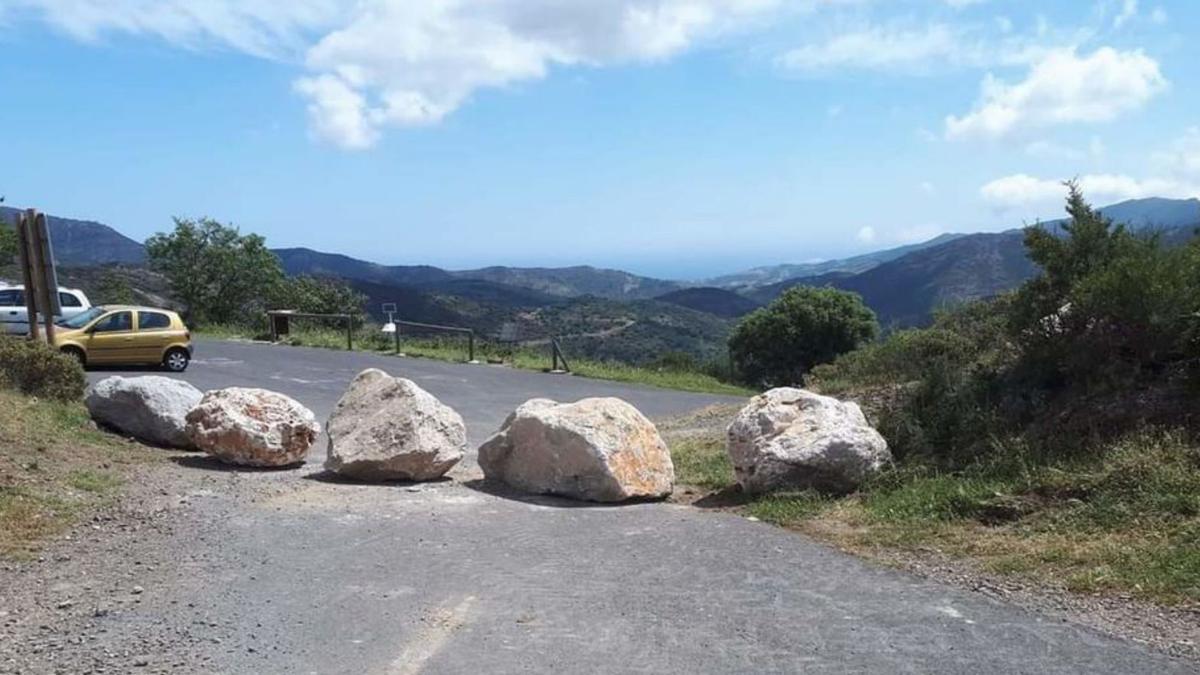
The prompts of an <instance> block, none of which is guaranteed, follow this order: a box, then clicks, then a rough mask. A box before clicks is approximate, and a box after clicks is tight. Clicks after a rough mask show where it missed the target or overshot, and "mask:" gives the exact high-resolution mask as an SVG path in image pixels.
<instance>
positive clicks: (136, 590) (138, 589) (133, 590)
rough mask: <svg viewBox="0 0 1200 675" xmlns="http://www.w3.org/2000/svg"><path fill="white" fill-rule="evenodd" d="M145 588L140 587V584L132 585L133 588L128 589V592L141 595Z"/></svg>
mask: <svg viewBox="0 0 1200 675" xmlns="http://www.w3.org/2000/svg"><path fill="white" fill-rule="evenodd" d="M145 590H146V589H144V588H142V587H141V586H134V587H133V588H131V589H129V592H130V593H132V594H134V595H141V594H142V592H143V591H145Z"/></svg>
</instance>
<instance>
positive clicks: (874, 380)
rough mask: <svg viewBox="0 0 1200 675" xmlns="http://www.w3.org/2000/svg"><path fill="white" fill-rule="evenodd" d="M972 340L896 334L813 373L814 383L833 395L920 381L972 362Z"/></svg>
mask: <svg viewBox="0 0 1200 675" xmlns="http://www.w3.org/2000/svg"><path fill="white" fill-rule="evenodd" d="M971 356H972V345H971V343H970V341H969V340H967V339H966V338H964V337H963V336H961V335H958V334H957V333H954V332H952V331H948V330H944V329H941V328H927V329H910V330H902V331H898V332H896V333H892V334H891V335H889V336H888V337H887V338H886V339H884V340H883V341H881V342H875V343H872V344H869V345H867V346H865V347H862V348H861V349H856V350H855V351H852V352H850V353H848V354H843V355H842V356H840V357H838V359H837V360H836V361H834V362H833V363H829V364H824V365H820V366H817V367H816V368H814V369H813V373H812V374H813V379H814V380H815V381H816V383H817V384H818V385H819V386H820V387H821V389H822V390H823V391H828V392H830V393H833V392H836V391H839V390H845V389H849V388H854V387H870V386H878V385H885V384H903V383H908V382H913V381H916V380H920V379H921V378H923V377H925V375H926V374H927V373H928V372H929V370H930V369H931V368H934V367H938V366H942V365H946V366H951V367H962V366H964V365H965V364H966V363H967V362H969V361H970V358H971Z"/></svg>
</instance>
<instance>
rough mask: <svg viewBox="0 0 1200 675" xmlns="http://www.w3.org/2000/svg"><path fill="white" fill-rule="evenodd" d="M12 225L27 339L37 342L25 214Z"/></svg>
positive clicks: (30, 249) (35, 305)
mask: <svg viewBox="0 0 1200 675" xmlns="http://www.w3.org/2000/svg"><path fill="white" fill-rule="evenodd" d="M14 225H15V226H16V232H17V255H18V256H19V258H20V264H21V281H22V283H24V284H25V322H26V324H28V326H29V339H30V340H37V339H38V338H39V335H38V325H37V300H36V299H35V295H36V290H35V286H34V284H33V255H32V252H33V249H32V248H31V247H30V243H31V242H30V241H29V239H30V237H29V229H30V228H29V226H28V216H27V214H25V213H18V214H17V222H16V223H14Z"/></svg>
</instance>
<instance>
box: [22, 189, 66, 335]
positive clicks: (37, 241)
mask: <svg viewBox="0 0 1200 675" xmlns="http://www.w3.org/2000/svg"><path fill="white" fill-rule="evenodd" d="M29 215H30V218H29V223H30V231H31V232H32V233H33V252H34V272H35V274H34V276H35V278H36V281H37V284H38V297H39V299H40V304H41V306H42V316H43V320H44V321H45V326H46V342H47V343H49V344H51V345H53V344H54V317H55V316H57V315H59V314H61V313H62V308H61V307H60V306H59V300H58V272H57V271H56V270H55V266H54V249H53V247H52V246H51V244H50V228H49V226H48V225H47V224H46V214H44V213H38V212H37V211H36V210H34V209H30V210H29Z"/></svg>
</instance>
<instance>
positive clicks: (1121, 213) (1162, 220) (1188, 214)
mask: <svg viewBox="0 0 1200 675" xmlns="http://www.w3.org/2000/svg"><path fill="white" fill-rule="evenodd" d="M1100 212H1101V213H1103V214H1104V215H1105V216H1107V217H1109V218H1111V219H1112V220H1113V222H1114V223H1118V224H1124V225H1128V226H1129V227H1131V228H1133V229H1135V230H1178V229H1186V228H1189V227H1196V226H1200V199H1165V198H1162V197H1148V198H1146V199H1130V200H1128V201H1124V202H1119V203H1117V204H1112V205H1110V206H1105V207H1103V208H1101V209H1100ZM1067 222H1068V221H1067V219H1066V218H1060V219H1058V220H1051V221H1047V222H1045V223H1042V225H1043V226H1044V227H1046V228H1048V229H1050V230H1054V231H1058V232H1061V231H1062V226H1063V225H1064V224H1065V223H1067Z"/></svg>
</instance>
